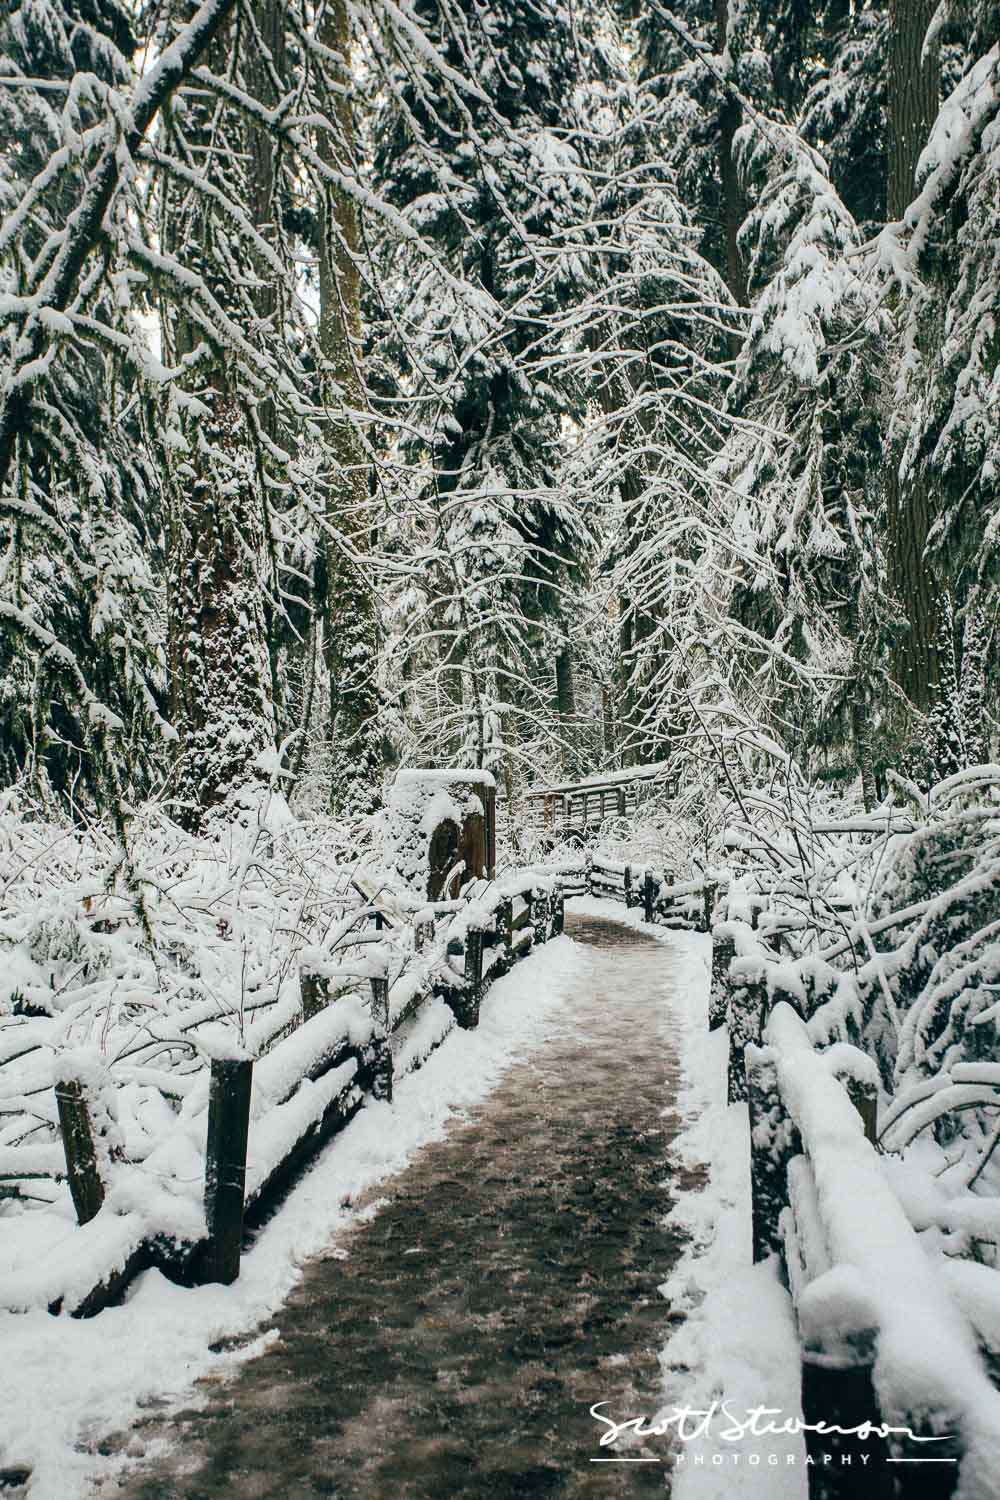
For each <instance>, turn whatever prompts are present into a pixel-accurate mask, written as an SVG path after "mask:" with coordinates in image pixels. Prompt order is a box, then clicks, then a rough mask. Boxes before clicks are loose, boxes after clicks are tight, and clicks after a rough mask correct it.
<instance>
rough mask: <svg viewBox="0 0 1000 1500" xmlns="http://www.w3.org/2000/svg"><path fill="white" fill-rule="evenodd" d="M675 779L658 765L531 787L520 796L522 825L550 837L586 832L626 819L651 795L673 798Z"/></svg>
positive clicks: (675, 788)
mask: <svg viewBox="0 0 1000 1500" xmlns="http://www.w3.org/2000/svg"><path fill="white" fill-rule="evenodd" d="M676 792H677V782H676V778H675V777H672V776H670V775H669V774H668V773H667V771H666V768H665V767H664V766H662V765H657V766H649V767H643V768H641V769H636V770H634V771H620V772H616V773H614V774H612V775H610V776H608V777H607V778H606V779H605V780H603V781H602V780H600V779H594V780H590V781H579V782H566V783H564V784H562V785H559V786H550V787H533V788H532V789H531V790H530V791H528V792H526V793H525V796H524V822H525V823H526V825H527V826H528V827H529V828H534V829H536V830H537V831H539V832H542V833H548V834H552V835H554V836H556V835H560V834H567V833H579V834H582V833H586V832H587V831H588V830H590V829H596V828H600V827H601V825H602V824H603V823H605V822H606V821H607V820H608V819H609V818H614V817H619V818H625V817H629V816H630V815H631V814H632V813H634V812H635V811H636V809H637V808H638V807H639V806H640V805H641V804H642V803H643V802H644V801H647V800H649V799H650V798H652V797H655V796H667V797H673V796H676Z"/></svg>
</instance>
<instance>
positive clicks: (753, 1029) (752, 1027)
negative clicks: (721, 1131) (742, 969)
mask: <svg viewBox="0 0 1000 1500" xmlns="http://www.w3.org/2000/svg"><path fill="white" fill-rule="evenodd" d="M766 1009H767V985H766V983H765V981H764V979H763V978H761V979H741V980H740V981H739V982H738V983H737V984H735V985H733V987H732V990H731V992H730V996H729V1083H728V1098H729V1103H730V1104H741V1103H742V1102H743V1101H744V1100H745V1099H746V1096H747V1074H746V1062H745V1059H744V1055H743V1054H744V1050H745V1048H746V1046H747V1044H748V1043H750V1042H754V1043H759V1042H760V1039H761V1032H762V1030H763V1026H764V1015H765V1012H766Z"/></svg>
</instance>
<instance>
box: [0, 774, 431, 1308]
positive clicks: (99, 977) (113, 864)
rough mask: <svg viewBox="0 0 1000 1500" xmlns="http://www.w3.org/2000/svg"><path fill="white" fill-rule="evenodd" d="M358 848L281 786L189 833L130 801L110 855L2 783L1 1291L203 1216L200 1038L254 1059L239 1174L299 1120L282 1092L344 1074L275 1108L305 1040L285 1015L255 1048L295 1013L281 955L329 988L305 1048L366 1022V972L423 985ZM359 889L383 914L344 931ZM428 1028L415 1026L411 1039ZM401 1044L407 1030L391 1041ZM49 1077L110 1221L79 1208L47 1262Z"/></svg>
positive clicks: (54, 1162) (66, 1284)
mask: <svg viewBox="0 0 1000 1500" xmlns="http://www.w3.org/2000/svg"><path fill="white" fill-rule="evenodd" d="M365 847H366V852H364V853H362V854H360V855H359V854H358V852H357V849H358V838H357V830H351V829H349V828H347V827H346V826H345V825H343V824H336V823H334V822H332V821H330V820H313V821H309V822H307V821H301V820H297V819H295V818H293V817H292V816H291V815H290V814H289V812H288V809H287V807H286V805H285V804H284V802H283V799H281V798H280V797H277V796H274V797H268V796H265V797H264V798H263V799H262V800H259V801H255V802H251V803H250V805H248V807H247V808H246V809H245V811H244V816H243V817H242V818H241V819H238V820H235V821H229V822H227V823H224V824H221V823H220V825H219V827H218V828H217V829H216V830H214V831H213V830H210V831H209V832H208V833H206V834H205V835H204V836H202V837H198V838H195V837H192V836H189V835H187V834H185V833H184V832H183V831H182V830H181V829H180V828H178V826H177V825H176V824H175V823H173V822H172V821H170V820H169V818H168V817H166V816H165V814H164V813H163V812H162V810H160V809H157V808H156V807H151V808H149V809H146V810H144V811H143V812H141V813H140V814H139V815H137V816H136V817H135V818H134V819H133V821H132V823H131V826H130V830H129V839H128V855H127V858H126V856H124V855H123V852H122V848H121V845H120V844H119V842H118V841H117V840H116V839H115V837H114V836H113V834H112V833H111V832H110V831H109V830H107V829H106V828H104V827H101V826H99V825H97V826H80V825H73V824H71V823H68V822H67V823H64V824H56V823H54V822H52V821H51V820H46V819H44V818H42V817H40V816H37V815H33V813H32V811H31V810H30V809H27V810H26V809H24V808H21V807H18V806H17V805H16V804H15V803H14V800H13V798H12V797H10V796H8V798H7V800H6V802H5V804H4V805H3V806H2V807H0V955H2V961H3V962H2V970H0V1223H2V1229H3V1232H2V1234H0V1302H5V1303H6V1304H7V1305H10V1306H16V1305H20V1306H34V1305H45V1303H46V1302H47V1301H50V1300H55V1299H57V1298H58V1297H60V1296H62V1295H63V1294H64V1293H70V1294H72V1295H77V1294H79V1295H85V1294H86V1292H87V1291H88V1290H89V1287H88V1285H87V1282H88V1277H89V1278H90V1286H93V1285H94V1284H96V1281H97V1280H99V1279H101V1276H102V1275H103V1273H104V1270H105V1269H113V1268H116V1267H118V1266H121V1265H123V1264H124V1262H125V1259H126V1258H127V1256H128V1255H129V1254H131V1253H132V1251H133V1250H134V1249H135V1248H136V1247H137V1245H138V1244H139V1243H141V1242H143V1241H144V1240H148V1239H149V1237H150V1236H151V1235H165V1236H172V1237H175V1238H180V1239H183V1240H186V1241H194V1240H197V1239H198V1238H199V1236H200V1235H201V1234H203V1233H204V1221H203V1211H202V1203H201V1197H202V1180H203V1174H204V1143H205V1112H206V1108H207V1094H208V1073H209V1067H208V1064H209V1062H210V1060H211V1059H212V1058H214V1057H217V1056H220V1055H225V1056H239V1055H246V1056H250V1057H254V1058H258V1059H260V1058H266V1062H265V1063H264V1064H261V1063H258V1066H257V1068H256V1070H255V1078H254V1099H253V1105H252V1119H253V1120H254V1122H255V1137H254V1139H255V1158H256V1164H255V1162H254V1161H252V1162H251V1180H250V1181H249V1182H248V1188H249V1189H250V1190H251V1191H252V1187H253V1182H252V1178H253V1171H254V1170H257V1172H258V1175H260V1173H261V1172H264V1171H266V1170H267V1169H268V1168H269V1167H271V1166H273V1165H274V1162H276V1161H278V1160H280V1158H281V1155H282V1152H283V1150H284V1149H287V1144H288V1143H287V1140H286V1137H287V1136H288V1135H289V1132H292V1137H293V1138H294V1135H295V1133H296V1132H297V1131H300V1130H301V1128H302V1121H301V1119H299V1118H298V1115H299V1114H300V1113H301V1109H304V1108H306V1106H307V1105H308V1106H309V1107H310V1108H313V1111H314V1112H315V1110H316V1109H319V1108H320V1106H321V1105H322V1104H323V1102H324V1099H325V1096H326V1094H330V1093H331V1091H335V1090H336V1089H337V1088H339V1087H347V1086H349V1084H350V1080H349V1078H347V1077H346V1076H345V1077H344V1078H339V1077H334V1076H333V1074H330V1075H328V1076H327V1077H325V1078H324V1079H323V1080H322V1084H318V1083H317V1084H311V1085H307V1086H306V1087H305V1093H308V1094H310V1098H309V1099H306V1098H305V1097H304V1095H303V1097H302V1099H301V1101H299V1103H297V1104H296V1105H294V1106H290V1107H288V1108H286V1109H285V1112H284V1116H282V1117H281V1118H280V1119H279V1118H278V1116H279V1110H278V1108H277V1107H278V1106H281V1105H282V1104H283V1103H284V1101H286V1100H288V1097H289V1094H290V1093H291V1091H292V1090H293V1089H294V1088H295V1086H296V1085H297V1084H298V1083H299V1080H300V1079H301V1077H302V1076H303V1074H304V1073H305V1072H306V1071H308V1067H309V1066H310V1064H311V1062H312V1060H313V1059H312V1055H311V1054H310V1057H309V1058H308V1059H306V1061H305V1062H303V1059H302V1057H301V1056H300V1055H299V1054H300V1053H301V1051H302V1048H300V1047H299V1046H298V1045H297V1043H298V1038H299V1034H298V1033H297V1034H296V1039H295V1040H294V1041H292V1042H288V1041H286V1042H285V1043H284V1047H283V1048H282V1049H281V1050H280V1056H279V1052H278V1051H273V1052H271V1048H272V1046H273V1044H275V1043H276V1042H279V1041H281V1040H282V1039H283V1038H284V1037H285V1036H286V1034H287V1033H288V1032H289V1031H290V1030H291V1029H294V1028H295V1026H296V1025H297V1023H298V1022H299V1020H300V1019H301V1014H302V995H301V985H300V970H302V969H305V970H307V971H309V972H312V973H318V974H321V975H323V976H324V978H325V979H326V980H327V982H328V983H329V985H330V987H331V993H333V994H337V996H338V1003H337V1004H336V1006H332V1007H330V1008H329V1011H328V1012H327V1013H326V1014H325V1016H324V1017H323V1018H322V1019H319V1018H318V1019H317V1020H315V1021H313V1022H312V1023H311V1033H315V1032H316V1031H317V1028H319V1029H321V1030H322V1031H323V1035H322V1036H316V1035H312V1034H310V1036H308V1037H307V1036H306V1035H305V1031H306V1030H310V1028H304V1030H303V1033H302V1038H301V1039H302V1043H303V1046H305V1045H306V1044H307V1043H308V1047H310V1048H312V1051H313V1052H316V1049H317V1048H319V1050H320V1051H322V1050H323V1049H324V1048H325V1049H326V1050H328V1051H329V1050H330V1049H335V1048H336V1045H337V1044H338V1042H340V1041H343V1042H346V1041H350V1042H351V1043H352V1044H354V1045H362V1044H363V1043H364V1042H365V1040H366V1038H367V1037H368V1036H369V1035H370V1034H371V1030H372V1025H373V1017H372V1006H371V994H370V987H369V985H368V983H367V981H368V978H369V977H370V976H372V975H379V976H385V977H387V978H388V979H389V980H390V981H397V987H396V990H395V992H394V995H393V1001H394V1002H397V1001H400V1000H401V998H405V996H406V995H408V994H409V993H410V992H411V991H412V990H413V988H414V986H415V985H416V986H418V987H419V986H424V987H425V988H426V987H427V986H428V981H429V978H430V977H431V972H430V971H431V970H432V969H433V967H434V964H435V963H436V962H438V961H439V960H440V944H437V945H431V947H430V948H429V949H428V950H427V951H425V952H424V953H423V954H420V955H418V954H417V953H415V952H414V948H413V933H412V927H411V926H409V925H408V924H407V923H406V922H405V921H403V920H401V918H405V917H406V916H407V915H408V913H409V911H410V910H411V909H412V907H413V906H414V905H416V904H417V903H416V902H415V901H414V898H413V897H412V896H410V895H409V893H408V892H406V891H405V890H403V889H402V888H401V887H400V886H399V884H398V881H397V882H393V880H392V879H391V878H389V877H387V876H386V875H385V874H384V873H383V871H382V868H381V861H380V859H379V856H378V851H377V844H376V843H375V841H374V840H373V839H372V838H371V837H370V836H369V837H368V838H367V843H366V846H365ZM373 900H375V901H377V903H378V906H379V907H380V909H381V910H382V911H383V912H384V913H386V914H387V915H388V916H389V920H390V921H392V922H393V923H394V925H393V926H392V927H391V928H390V927H386V929H385V930H384V932H383V933H382V934H381V935H380V940H379V941H378V942H377V943H371V942H368V943H367V944H365V945H364V946H362V945H360V944H359V943H358V938H359V936H360V931H359V926H360V927H364V926H367V927H368V929H369V931H368V937H369V938H370V937H371V930H370V929H371V924H370V922H366V920H365V917H366V913H367V912H369V911H370V903H371V902H372V901H373ZM400 980H402V983H398V981H400ZM404 992H405V993H404ZM438 1019H440V1018H438ZM431 1020H432V1021H433V1020H434V1017H432V1018H431ZM425 1029H426V1028H425ZM440 1029H441V1028H440V1026H439V1027H438V1031H440ZM436 1040H437V1036H436V1035H435V1036H434V1037H431V1038H429V1039H428V1038H426V1037H425V1038H423V1041H424V1042H425V1043H428V1045H425V1046H424V1047H423V1051H424V1052H426V1051H427V1050H429V1046H430V1045H433V1043H434V1041H436ZM420 1043H421V1038H420V1037H419V1036H414V1037H409V1036H408V1037H407V1038H406V1045H407V1046H410V1050H411V1051H412V1050H413V1048H414V1047H416V1048H417V1051H418V1052H419V1051H420V1050H421V1049H420V1046H419V1044H420ZM411 1044H412V1045H411ZM269 1052H270V1054H271V1055H270V1056H268V1055H267V1054H268V1053H269ZM317 1055H318V1054H317ZM413 1060H419V1057H416V1055H415V1057H414V1058H413V1059H409V1061H411V1062H412V1061H413ZM405 1061H406V1059H404V1062H405ZM296 1070H297V1071H296ZM404 1070H405V1069H404ZM67 1080H68V1081H71V1082H73V1083H74V1084H75V1085H79V1086H81V1087H84V1088H85V1090H86V1093H87V1096H88V1099H89V1102H90V1104H91V1110H92V1114H93V1115H94V1117H95V1126H96V1129H97V1137H98V1139H97V1144H98V1148H99V1156H100V1158H101V1163H100V1164H101V1169H102V1174H103V1175H104V1176H105V1177H106V1178H107V1181H108V1183H109V1198H108V1202H109V1206H110V1207H111V1208H112V1209H113V1210H114V1213H113V1215H112V1219H113V1223H111V1222H109V1223H104V1219H105V1218H106V1217H107V1216H103V1215H102V1216H101V1224H100V1225H98V1221H96V1220H95V1221H94V1224H93V1225H88V1226H86V1229H85V1230H84V1231H80V1234H81V1235H83V1237H84V1239H85V1240H86V1246H87V1248H86V1250H85V1249H84V1246H83V1240H80V1239H77V1240H74V1241H73V1248H72V1251H70V1250H69V1249H67V1254H66V1256H65V1257H63V1259H64V1260H65V1261H66V1264H63V1263H62V1260H60V1257H59V1255H58V1253H56V1254H55V1258H54V1259H51V1260H50V1261H49V1263H48V1270H47V1271H46V1270H43V1269H42V1263H43V1262H44V1261H45V1258H46V1254H47V1252H49V1251H53V1252H58V1247H59V1245H60V1244H61V1243H63V1242H65V1241H66V1237H67V1234H69V1233H70V1232H71V1231H72V1229H73V1226H74V1225H75V1219H76V1215H75V1212H74V1208H73V1205H72V1203H71V1201H70V1195H69V1190H68V1187H67V1184H66V1182H65V1181H64V1180H62V1175H63V1173H64V1171H65V1160H64V1155H63V1149H62V1144H61V1139H60V1131H59V1122H58V1108H57V1101H56V1093H55V1088H54V1085H56V1084H60V1085H62V1084H63V1083H65V1082H66V1081H67ZM324 1090H325V1093H323V1091H324ZM300 1093H302V1090H300ZM321 1094H323V1097H322V1098H321V1097H320V1095H321ZM300 1106H301V1108H300ZM269 1112H270V1113H269ZM265 1115H268V1121H269V1124H268V1126H265V1125H264V1123H262V1122H263V1117H264V1116H265ZM293 1116H294V1118H293ZM271 1127H273V1128H271ZM272 1137H273V1139H272ZM112 1229H114V1231H115V1234H114V1235H112V1239H113V1240H114V1243H112V1242H111V1240H109V1238H108V1236H109V1235H111V1232H112Z"/></svg>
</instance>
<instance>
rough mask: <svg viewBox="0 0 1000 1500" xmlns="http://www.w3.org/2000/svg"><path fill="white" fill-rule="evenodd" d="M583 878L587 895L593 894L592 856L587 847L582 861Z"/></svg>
mask: <svg viewBox="0 0 1000 1500" xmlns="http://www.w3.org/2000/svg"><path fill="white" fill-rule="evenodd" d="M583 878H584V881H585V882H586V886H587V895H588V896H592V895H593V894H594V856H593V855H592V854H591V852H590V850H589V849H588V850H587V854H586V859H585V862H584V871H583Z"/></svg>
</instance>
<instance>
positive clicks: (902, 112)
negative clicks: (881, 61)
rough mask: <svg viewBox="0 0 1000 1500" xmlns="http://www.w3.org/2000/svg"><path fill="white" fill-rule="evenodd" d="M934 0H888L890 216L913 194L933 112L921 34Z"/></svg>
mask: <svg viewBox="0 0 1000 1500" xmlns="http://www.w3.org/2000/svg"><path fill="white" fill-rule="evenodd" d="M937 8H938V6H937V0H890V28H891V31H890V35H891V40H890V48H889V118H888V129H887V132H886V151H887V155H888V163H887V165H888V177H889V200H888V210H889V218H890V219H901V218H902V217H903V214H904V212H905V211H906V208H907V206H908V205H909V203H910V202H911V201H912V199H913V195H914V183H913V179H914V174H915V172H916V168H917V160H918V158H919V156H920V153H921V151H922V150H923V149H924V147H925V146H926V144H927V137H928V136H929V135H930V130H931V126H932V125H933V124H934V121H935V119H936V118H937V112H938V91H939V88H940V67H939V63H938V52H937V46H936V44H935V46H933V47H931V48H929V49H928V51H927V54H926V55H924V52H923V46H924V38H925V36H926V35H927V28H928V27H929V26H930V24H931V19H932V18H933V15H934V12H935V11H936V10H937Z"/></svg>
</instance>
